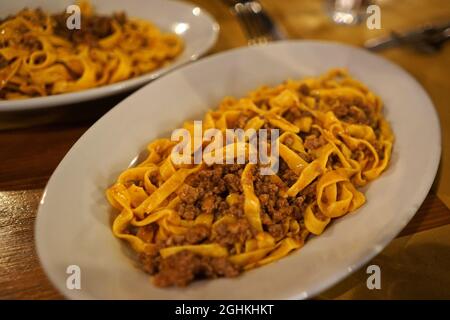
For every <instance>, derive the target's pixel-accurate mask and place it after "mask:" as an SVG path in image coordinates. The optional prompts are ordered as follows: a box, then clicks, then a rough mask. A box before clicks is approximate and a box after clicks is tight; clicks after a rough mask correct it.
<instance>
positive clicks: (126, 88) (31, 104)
mask: <svg viewBox="0 0 450 320" xmlns="http://www.w3.org/2000/svg"><path fill="white" fill-rule="evenodd" d="M169 1H170V2H173V3H176V4H177V5H179V6H180V7H184V8H190V9H194V8H196V7H198V8H200V9H201V13H200V16H203V18H205V19H206V20H208V23H209V28H208V29H211V36H210V38H209V39H208V41H207V42H206V41H205V43H204V47H203V48H201V50H199V51H198V52H196V53H195V54H193V55H191V56H190V57H189V58H188V59H186V60H179V59H178V58H175V60H173V61H172V63H170V64H168V65H167V66H165V67H162V68H158V69H155V70H154V72H150V73H146V74H142V75H140V76H138V77H134V78H130V79H126V80H122V81H119V82H115V83H111V84H107V85H103V86H100V87H93V88H89V89H84V90H80V91H74V92H67V93H61V94H54V95H49V96H44V97H35V98H26V99H18V100H0V114H2V113H11V112H26V111H32V110H40V109H53V108H56V107H64V106H66V105H70V104H74V103H79V102H85V101H94V100H96V99H100V98H106V97H110V96H113V95H116V94H120V93H124V92H130V91H133V90H135V89H136V88H138V89H140V87H143V86H145V85H146V84H148V83H150V82H151V81H153V80H156V79H158V78H160V77H161V76H163V75H165V74H167V73H169V72H171V71H174V70H176V69H178V68H180V67H182V66H184V65H186V64H189V63H192V62H195V61H198V60H199V59H200V58H202V57H203V56H204V55H205V54H206V53H207V52H208V51H209V50H211V49H212V48H213V46H214V45H215V44H216V43H217V40H218V38H219V33H220V29H221V28H220V24H219V23H218V22H217V20H216V19H215V18H214V17H213V16H212V15H211V14H210V13H209V12H208V11H207V10H206V9H204V8H202V7H200V6H198V5H195V4H194V3H187V2H185V1H182V0H169Z"/></svg>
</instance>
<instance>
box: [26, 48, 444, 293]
mask: <svg viewBox="0 0 450 320" xmlns="http://www.w3.org/2000/svg"><path fill="white" fill-rule="evenodd" d="M296 44H300V45H310V44H312V45H317V44H319V45H331V46H338V47H342V48H351V49H352V50H356V51H359V52H361V53H363V54H366V55H370V56H372V57H374V58H376V59H378V60H380V61H383V63H386V64H388V65H390V66H391V67H393V68H395V69H396V70H397V71H399V72H400V73H403V74H405V75H407V76H408V77H409V79H410V80H411V81H412V82H413V83H414V85H415V86H416V87H417V88H419V90H421V91H422V92H421V93H422V94H423V96H424V97H425V98H426V99H427V100H428V102H429V105H430V106H431V107H432V108H431V110H430V111H431V112H430V115H431V116H432V118H433V122H435V124H436V127H435V128H434V129H435V130H436V133H437V136H436V138H437V141H435V143H433V146H434V148H436V150H435V151H436V152H434V153H433V157H432V161H430V162H429V165H428V166H427V171H429V172H430V174H428V175H427V176H426V177H425V178H424V179H423V182H422V184H421V186H419V187H418V188H417V189H418V192H417V194H418V195H417V197H416V202H415V203H411V206H410V207H408V209H407V210H405V214H404V215H403V217H404V218H405V219H404V220H403V223H402V225H401V227H400V228H398V230H397V231H395V232H394V231H391V232H390V233H389V236H385V237H384V238H383V239H382V240H381V241H379V242H377V243H374V244H373V247H372V248H371V249H370V250H369V249H368V250H367V251H366V253H365V254H364V255H363V256H362V257H361V258H360V259H358V261H357V263H355V264H353V265H352V267H353V268H352V270H341V271H340V272H339V271H336V272H335V273H334V274H333V276H332V277H331V276H330V277H329V278H327V281H320V282H319V283H318V285H317V286H315V287H314V288H312V289H310V290H309V291H308V293H307V296H306V297H305V295H304V293H303V292H302V293H298V294H295V295H294V294H292V293H290V292H284V293H279V294H277V298H274V299H275V300H282V299H286V300H294V299H304V298H312V297H314V296H316V295H317V294H319V293H320V292H323V291H324V290H326V289H328V288H330V287H331V286H333V285H335V284H336V283H337V282H338V281H340V280H343V279H344V278H346V277H348V276H349V275H350V274H352V273H354V272H355V271H357V270H359V269H360V268H361V267H362V266H363V265H364V264H366V263H367V262H368V261H369V260H371V259H372V258H373V257H374V256H375V255H376V254H378V253H379V252H380V251H382V250H383V249H384V248H385V247H386V246H387V245H388V244H389V243H390V242H391V241H392V240H393V239H394V238H395V237H396V236H397V235H398V234H399V233H400V232H401V231H402V230H403V228H404V227H405V226H406V225H407V224H408V222H409V221H410V220H411V219H412V217H413V216H414V215H415V214H416V212H417V210H418V209H419V207H420V205H421V204H422V203H423V201H424V200H425V198H426V196H427V195H428V193H429V191H430V189H431V187H432V184H433V181H434V179H435V177H436V174H437V171H438V168H439V164H440V159H441V154H442V130H441V125H440V120H439V115H438V112H437V110H436V107H435V106H434V103H433V101H432V99H431V97H430V96H429V95H428V92H427V91H426V90H425V88H424V87H423V86H422V85H421V84H420V83H419V82H418V81H417V79H416V78H415V77H413V76H412V75H411V74H410V73H409V72H408V71H406V70H405V69H403V68H402V67H401V66H400V65H398V64H396V63H394V62H392V61H390V60H388V59H386V58H384V57H382V56H380V55H377V54H375V53H372V52H370V51H367V50H364V49H363V48H361V47H358V46H355V45H352V44H347V43H341V42H337V41H328V40H283V41H277V42H272V43H270V44H267V45H265V46H283V45H296ZM265 46H262V47H265ZM250 48H251V47H250ZM248 49H249V47H247V46H245V47H237V48H233V49H230V50H226V51H221V52H218V53H213V54H211V55H208V56H206V57H204V58H202V59H200V60H199V61H196V62H194V63H190V64H186V65H184V66H182V67H181V68H180V69H179V70H185V69H189V68H195V66H196V65H197V64H201V63H206V62H207V61H209V60H212V59H215V58H216V57H220V56H224V55H228V54H232V53H234V52H237V51H245V50H248ZM177 71H178V70H177ZM161 79H164V77H160V78H158V79H156V80H155V81H154V82H151V83H148V84H146V85H145V86H143V87H142V88H140V89H138V90H136V91H135V92H133V93H132V94H130V95H129V96H128V97H126V98H125V99H124V100H122V101H120V102H119V103H118V104H116V105H115V106H114V107H113V108H112V109H111V110H109V111H108V112H107V113H105V114H104V115H103V116H102V117H101V118H100V119H98V120H97V121H96V122H95V123H94V124H92V125H91V126H90V127H89V129H88V130H86V131H85V132H84V133H83V135H82V136H81V137H80V138H79V139H78V140H77V141H76V142H75V143H74V144H73V146H72V147H71V148H70V150H69V151H68V152H67V153H66V155H65V156H64V157H63V159H62V160H61V161H60V163H59V164H58V166H57V168H56V169H55V170H54V171H53V173H52V175H51V177H50V178H49V180H48V182H47V184H46V186H45V188H44V191H43V194H42V197H41V199H40V201H39V206H38V210H37V215H36V220H35V226H34V233H35V248H36V253H37V255H38V258H39V262H40V264H41V266H42V268H43V270H44V273H45V274H46V275H47V277H48V279H49V280H50V282H51V283H52V285H53V286H54V287H55V288H56V289H57V290H58V291H59V292H60V293H61V294H62V295H64V296H65V297H67V298H70V299H80V297H82V299H86V298H92V296H91V295H90V294H89V293H85V292H80V293H79V294H73V293H72V292H71V291H70V290H69V291H68V290H65V288H64V286H63V285H61V284H59V283H58V282H57V281H56V277H55V276H54V275H52V274H50V273H49V272H48V269H49V266H48V265H47V262H45V260H43V259H42V251H41V250H42V247H41V246H40V245H39V240H38V239H39V234H42V232H43V231H44V230H45V226H40V224H39V220H40V219H39V216H40V214H41V212H42V205H43V200H44V198H45V197H46V195H47V191H48V188H49V185H50V183H52V181H53V179H55V176H56V173H57V172H58V170H59V169H60V167H61V163H62V162H64V161H65V160H66V158H68V157H70V155H71V154H72V152H73V150H74V149H75V148H76V147H77V146H78V145H79V144H80V143H83V142H82V140H84V139H85V138H86V137H85V136H86V135H88V134H89V133H90V132H91V130H93V127H94V126H95V125H96V124H97V122H99V121H102V119H103V118H104V117H107V116H108V115H109V114H110V113H112V112H114V109H116V107H118V106H119V105H121V104H125V103H127V102H126V100H127V99H130V98H131V97H132V96H133V95H135V94H138V92H140V91H141V90H145V88H146V87H147V86H149V85H151V84H153V83H155V82H157V81H161ZM109 116H110V115H109ZM430 160H431V159H430ZM419 195H420V196H419ZM40 229H42V232H41V231H39V230H40ZM244 276H245V275H244ZM143 299H144V298H143ZM152 299H154V300H158V298H154V297H152Z"/></svg>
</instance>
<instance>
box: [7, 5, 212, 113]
mask: <svg viewBox="0 0 450 320" xmlns="http://www.w3.org/2000/svg"><path fill="white" fill-rule="evenodd" d="M74 2H75V1H74V0H14V1H5V3H2V9H1V12H0V17H5V16H7V15H9V14H15V13H17V12H18V11H19V10H21V9H23V8H24V7H28V8H38V7H40V8H42V9H44V10H46V11H49V12H61V11H64V10H65V9H66V8H67V6H68V5H69V4H72V3H74ZM90 2H91V3H92V5H93V6H94V8H95V10H96V12H98V13H100V14H110V13H112V12H115V11H125V12H126V14H127V15H128V16H129V17H136V18H142V19H146V20H149V21H151V22H153V23H155V25H157V26H158V27H159V28H161V29H162V30H164V31H170V32H175V33H177V34H178V35H179V36H181V38H182V39H183V40H184V45H185V48H184V51H183V52H182V54H181V55H180V56H178V57H177V58H176V60H174V61H173V63H171V64H169V65H167V66H166V67H164V68H160V69H157V70H155V71H153V72H150V73H147V74H144V75H141V76H139V77H136V78H132V79H129V80H125V81H120V82H117V83H113V84H109V85H106V86H102V87H97V88H92V89H87V90H82V91H78V92H73V93H64V94H59V95H53V96H48V97H38V98H30V99H22V100H10V101H5V100H0V113H1V112H11V111H23V110H30V109H40V108H48V107H55V106H61V105H66V104H70V103H76V102H82V101H86V100H93V99H96V98H100V97H106V96H110V95H113V94H118V93H121V92H126V91H131V90H133V89H136V88H138V87H139V86H142V85H144V84H146V83H147V82H149V81H151V80H154V79H156V78H157V77H159V76H160V75H162V74H164V73H166V72H168V71H170V70H172V69H174V68H176V67H178V66H180V65H182V64H185V63H187V62H189V61H193V60H197V59H198V58H199V57H200V56H202V55H203V54H204V53H206V52H207V51H208V50H209V49H210V48H211V47H212V46H213V45H214V44H215V42H216V40H217V36H218V33H219V25H218V24H217V23H216V21H215V20H214V19H213V18H212V17H211V16H210V15H209V14H208V13H207V12H205V11H204V10H202V9H200V8H199V7H196V6H194V5H191V4H188V3H185V2H181V1H173V0H170V1H169V0H126V1H124V0H91V1H90Z"/></svg>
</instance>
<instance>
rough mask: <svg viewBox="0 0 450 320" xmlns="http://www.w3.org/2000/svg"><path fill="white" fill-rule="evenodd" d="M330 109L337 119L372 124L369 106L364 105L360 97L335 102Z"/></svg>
mask: <svg viewBox="0 0 450 320" xmlns="http://www.w3.org/2000/svg"><path fill="white" fill-rule="evenodd" d="M332 111H333V113H334V114H335V116H336V117H337V118H338V119H339V120H342V121H345V122H348V123H353V124H366V125H371V126H373V125H374V120H373V119H372V112H371V110H370V108H369V107H368V106H366V105H364V103H363V101H362V100H361V99H360V98H355V100H351V101H344V102H335V104H334V106H333V107H332Z"/></svg>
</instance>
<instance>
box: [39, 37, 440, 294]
mask: <svg viewBox="0 0 450 320" xmlns="http://www.w3.org/2000/svg"><path fill="white" fill-rule="evenodd" d="M333 67H347V68H348V69H349V71H350V72H351V74H352V75H353V76H354V77H356V78H357V79H360V80H361V81H363V82H364V83H365V84H367V85H368V86H369V88H370V89H371V90H373V91H374V92H376V93H377V94H379V95H380V96H381V98H382V99H383V101H384V103H385V105H386V107H385V112H386V117H387V119H388V120H389V121H390V123H391V124H392V128H393V130H394V133H395V136H396V141H395V146H394V151H393V156H392V161H391V164H390V166H389V168H388V170H387V171H386V172H385V173H383V175H382V176H381V177H380V178H379V179H377V180H375V181H373V182H372V183H371V184H369V186H368V187H367V191H366V196H367V203H366V204H365V205H364V206H363V207H362V208H360V209H359V210H358V211H357V212H355V214H349V215H347V216H345V217H343V218H342V219H338V220H336V223H333V224H332V225H331V226H330V227H329V228H328V229H327V230H326V231H325V232H324V234H323V235H321V236H320V237H316V238H313V239H311V240H310V241H309V242H307V243H306V245H305V246H304V247H303V248H302V249H300V250H299V251H296V252H294V253H293V254H291V255H289V256H288V257H285V258H283V259H281V260H279V261H277V262H275V263H272V264H270V265H267V266H263V267H261V268H258V269H255V270H252V271H249V272H246V273H244V274H242V275H241V276H239V277H237V278H233V279H217V280H210V281H201V282H197V283H194V284H192V285H191V286H189V287H187V288H169V289H160V288H156V287H155V286H153V285H152V284H151V282H150V281H149V276H148V275H146V274H145V273H144V272H142V271H140V270H139V269H138V268H137V267H135V266H134V263H133V261H132V259H131V258H130V256H129V254H128V253H129V251H128V250H127V249H126V248H127V246H126V245H125V244H123V243H122V242H120V241H119V240H117V239H115V238H114V237H113V234H112V232H111V221H110V212H111V211H110V208H109V205H108V203H107V201H106V200H105V196H104V191H105V189H106V188H107V187H108V186H109V185H111V184H112V183H113V182H114V181H115V179H116V177H117V176H118V174H119V173H120V172H121V171H122V170H123V169H124V168H126V167H127V166H128V165H130V163H133V159H135V158H136V156H137V155H138V154H139V153H140V152H141V151H142V150H144V149H145V146H146V144H147V143H148V142H149V141H151V140H152V139H155V138H157V137H162V136H166V137H167V136H168V135H169V134H170V132H171V131H172V130H173V129H175V128H177V127H180V125H181V124H182V122H183V120H186V119H201V115H202V114H203V113H204V112H206V110H207V109H208V108H210V107H214V106H216V105H217V103H218V102H219V101H220V99H221V98H222V97H224V96H226V95H234V96H242V95H244V94H245V93H246V92H248V91H249V90H251V89H253V88H255V87H257V86H260V85H263V84H269V85H273V84H277V83H280V82H282V81H283V80H285V79H287V78H289V77H292V78H302V77H305V76H316V75H319V74H321V73H323V72H325V71H327V70H328V69H330V68H333ZM440 141H441V139H440V128H439V120H438V117H437V114H436V112H435V110H434V107H433V105H432V103H431V101H430V99H429V97H428V96H427V94H426V93H425V91H424V90H423V89H422V87H421V86H420V85H419V84H418V83H417V82H416V81H415V80H414V79H413V78H412V77H411V76H410V75H409V74H407V73H406V72H405V71H403V70H402V69H400V68H399V67H398V66H396V65H394V64H392V63H390V62H388V61H386V60H384V59H382V58H380V57H378V56H376V55H373V54H371V53H368V52H366V51H363V50H361V49H358V48H354V47H349V46H346V45H342V44H335V43H326V42H313V41H292V42H289V41H288V42H278V43H274V44H270V45H267V46H262V47H249V48H242V49H237V50H232V51H228V52H225V53H221V54H218V55H214V56H211V57H207V58H205V59H202V60H201V61H199V62H196V63H194V64H191V65H188V66H185V67H183V68H180V69H179V70H177V71H176V72H173V73H171V74H169V75H167V76H164V77H162V78H161V79H158V80H156V81H154V82H152V83H151V84H149V85H147V86H146V87H144V88H142V89H141V90H139V91H137V92H136V93H134V94H133V95H131V96H130V97H128V98H127V99H125V100H124V101H122V102H121V103H119V104H118V105H117V107H115V108H113V109H112V110H111V111H110V112H108V113H107V114H106V115H105V116H104V117H103V118H101V119H100V120H99V121H98V122H97V123H95V124H94V125H93V126H92V127H91V128H90V129H89V130H88V131H87V132H86V133H85V134H84V135H83V136H82V137H81V138H80V140H79V141H78V142H77V143H76V144H75V145H74V146H73V148H72V149H71V150H70V151H69V153H68V154H67V155H66V157H65V158H64V160H63V161H62V162H61V163H60V165H59V166H58V168H57V169H56V171H55V172H54V174H53V176H52V177H51V179H50V181H49V183H48V185H47V188H46V190H45V193H44V195H43V198H42V201H41V204H40V207H39V212H38V216H37V223H36V243H37V249H38V254H39V257H40V259H41V262H42V265H43V266H44V269H45V271H46V272H47V274H48V276H49V277H50V279H51V281H52V282H53V284H54V285H55V286H56V287H57V288H58V289H59V290H60V291H61V292H62V293H63V294H64V295H66V296H67V297H69V298H77V299H79V298H83V299H89V298H101V299H117V298H124V299H132V298H133V299H206V298H207V299H231V298H232V299H294V298H295V299H296V298H308V297H311V296H313V295H315V294H317V293H318V292H320V291H322V290H324V289H326V288H327V287H329V286H331V285H332V284H334V283H336V282H337V281H339V280H340V279H342V278H343V277H345V276H346V275H348V274H349V273H351V272H352V271H354V270H355V269H357V268H358V267H360V266H361V265H362V264H364V263H365V262H367V261H368V260H369V259H370V258H372V257H373V256H374V255H376V254H377V253H378V252H380V251H381V250H382V249H383V247H384V246H386V244H387V243H388V242H389V241H391V240H392V239H393V238H394V237H395V235H397V234H398V232H400V231H401V230H402V228H403V227H404V226H405V225H406V224H407V223H408V221H409V220H410V219H411V217H412V216H413V215H414V213H415V212H416V211H417V209H418V208H419V206H420V204H421V203H422V201H423V200H424V198H425V196H426V195H427V193H428V191H429V189H430V186H431V183H432V181H433V179H434V176H435V174H436V170H437V166H438V163H439V158H440V146H441V142H440ZM69 265H78V266H79V267H80V268H81V275H82V278H81V287H82V289H81V290H68V289H67V288H66V279H67V276H68V275H67V274H66V268H67V267H68V266H69Z"/></svg>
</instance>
